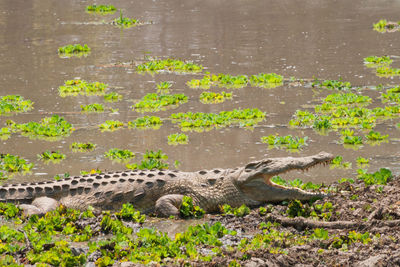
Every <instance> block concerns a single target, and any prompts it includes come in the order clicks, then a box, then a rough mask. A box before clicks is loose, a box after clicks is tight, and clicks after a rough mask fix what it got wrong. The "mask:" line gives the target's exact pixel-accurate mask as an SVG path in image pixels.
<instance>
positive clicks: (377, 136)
mask: <svg viewBox="0 0 400 267" xmlns="http://www.w3.org/2000/svg"><path fill="white" fill-rule="evenodd" d="M388 137H389V135H388V134H386V135H382V134H381V133H380V132H377V131H370V132H369V133H368V134H367V135H366V136H365V138H367V139H368V140H370V141H382V140H386V139H387V138H388Z"/></svg>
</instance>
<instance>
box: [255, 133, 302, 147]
mask: <svg viewBox="0 0 400 267" xmlns="http://www.w3.org/2000/svg"><path fill="white" fill-rule="evenodd" d="M307 139H308V137H307V136H306V137H304V138H301V137H298V136H292V135H286V136H279V135H278V134H276V135H268V136H263V137H261V142H263V143H266V144H268V145H269V146H270V147H275V148H278V149H282V148H284V149H286V150H288V151H298V150H300V149H301V148H303V147H304V146H305V145H307V143H306V141H307Z"/></svg>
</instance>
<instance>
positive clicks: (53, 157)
mask: <svg viewBox="0 0 400 267" xmlns="http://www.w3.org/2000/svg"><path fill="white" fill-rule="evenodd" d="M38 157H39V159H41V160H43V161H45V162H53V163H58V162H60V161H61V160H63V159H65V157H66V156H65V154H62V153H60V151H49V150H46V151H45V152H43V153H41V154H38Z"/></svg>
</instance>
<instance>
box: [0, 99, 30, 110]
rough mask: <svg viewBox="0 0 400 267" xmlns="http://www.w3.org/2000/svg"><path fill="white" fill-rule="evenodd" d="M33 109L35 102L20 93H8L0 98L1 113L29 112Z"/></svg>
mask: <svg viewBox="0 0 400 267" xmlns="http://www.w3.org/2000/svg"><path fill="white" fill-rule="evenodd" d="M32 109H33V102H32V101H31V100H29V99H28V100H25V99H24V98H23V97H22V96H19V95H6V96H2V97H1V98H0V115H11V114H13V113H21V112H27V111H30V110H32Z"/></svg>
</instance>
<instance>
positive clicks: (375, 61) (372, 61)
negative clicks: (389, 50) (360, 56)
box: [364, 56, 393, 68]
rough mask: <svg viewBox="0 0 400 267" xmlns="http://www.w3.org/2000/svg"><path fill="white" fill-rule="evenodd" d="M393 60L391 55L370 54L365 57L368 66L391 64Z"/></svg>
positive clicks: (375, 66)
mask: <svg viewBox="0 0 400 267" xmlns="http://www.w3.org/2000/svg"><path fill="white" fill-rule="evenodd" d="M392 62H393V60H392V59H391V58H390V57H389V56H382V57H377V56H370V57H366V58H364V64H365V66H366V67H368V68H377V67H379V66H382V65H384V66H389V65H390V64H392Z"/></svg>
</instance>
